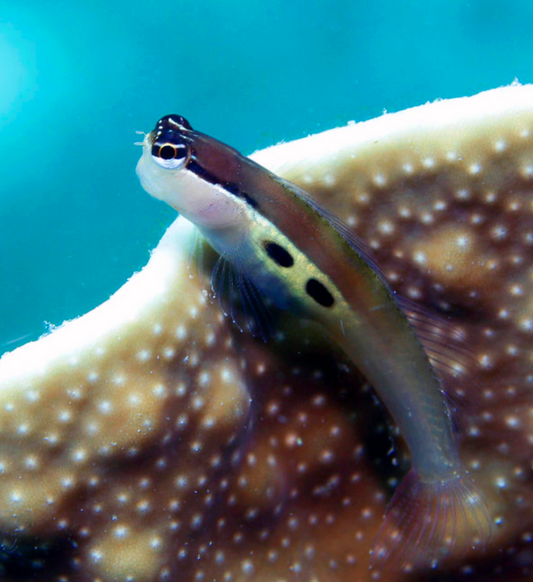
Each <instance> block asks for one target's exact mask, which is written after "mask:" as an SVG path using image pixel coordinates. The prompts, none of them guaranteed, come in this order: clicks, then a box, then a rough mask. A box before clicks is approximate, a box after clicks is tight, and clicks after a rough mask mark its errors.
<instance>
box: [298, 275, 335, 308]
mask: <svg viewBox="0 0 533 582" xmlns="http://www.w3.org/2000/svg"><path fill="white" fill-rule="evenodd" d="M305 290H306V291H307V294H308V295H309V296H310V297H312V298H313V299H314V300H315V301H316V302H317V303H318V304H319V305H322V307H331V306H332V305H333V304H334V303H335V300H334V299H333V295H332V294H331V293H330V292H329V291H328V290H327V289H326V288H325V287H324V285H322V283H320V281H317V280H316V279H309V281H307V285H306V286H305Z"/></svg>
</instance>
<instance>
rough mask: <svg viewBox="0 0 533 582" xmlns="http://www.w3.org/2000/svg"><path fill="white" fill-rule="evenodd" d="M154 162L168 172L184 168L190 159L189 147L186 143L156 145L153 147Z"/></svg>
mask: <svg viewBox="0 0 533 582" xmlns="http://www.w3.org/2000/svg"><path fill="white" fill-rule="evenodd" d="M152 158H153V159H154V161H155V162H156V163H157V164H158V165H159V166H161V167H162V168H166V169H168V170H175V169H176V168H179V167H181V166H184V165H185V164H186V163H187V160H188V159H189V146H188V145H187V144H184V143H170V142H166V143H158V142H156V143H154V145H153V146H152Z"/></svg>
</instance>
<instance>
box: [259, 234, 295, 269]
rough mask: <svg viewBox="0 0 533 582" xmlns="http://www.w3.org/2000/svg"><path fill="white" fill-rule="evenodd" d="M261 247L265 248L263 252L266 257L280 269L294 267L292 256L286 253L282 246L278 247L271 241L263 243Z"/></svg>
mask: <svg viewBox="0 0 533 582" xmlns="http://www.w3.org/2000/svg"><path fill="white" fill-rule="evenodd" d="M263 246H264V247H265V251H266V252H267V255H268V256H269V257H270V258H271V259H272V260H274V261H276V263H277V264H278V265H279V266H280V267H285V268H288V267H292V266H293V265H294V259H293V258H292V255H291V254H290V253H289V252H288V251H286V250H285V249H284V248H283V247H282V246H280V245H278V244H277V243H275V242H272V241H271V240H266V241H264V242H263Z"/></svg>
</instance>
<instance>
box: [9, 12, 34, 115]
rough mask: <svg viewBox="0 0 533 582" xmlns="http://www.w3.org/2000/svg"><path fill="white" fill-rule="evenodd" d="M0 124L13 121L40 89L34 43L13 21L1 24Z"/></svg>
mask: <svg viewBox="0 0 533 582" xmlns="http://www.w3.org/2000/svg"><path fill="white" fill-rule="evenodd" d="M0 63H2V66H1V67H0V87H1V88H2V90H1V91H0V126H2V125H5V124H6V123H8V122H10V121H12V120H13V119H14V118H15V117H16V115H17V113H18V111H19V108H20V105H21V103H23V102H24V101H27V100H28V99H31V98H32V97H33V95H34V93H35V90H36V88H37V79H36V77H37V75H36V63H35V47H34V43H33V42H31V41H29V40H26V39H25V38H24V36H23V34H22V32H21V31H20V30H18V29H17V28H15V26H13V24H11V23H9V22H3V23H0Z"/></svg>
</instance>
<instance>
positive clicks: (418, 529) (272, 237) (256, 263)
mask: <svg viewBox="0 0 533 582" xmlns="http://www.w3.org/2000/svg"><path fill="white" fill-rule="evenodd" d="M137 173H138V176H139V178H140V180H141V183H142V185H143V187H144V188H145V189H146V190H147V191H148V192H149V193H150V194H151V195H152V196H154V197H156V198H159V199H161V200H164V201H165V202H167V203H168V204H170V205H171V206H172V207H173V208H175V209H176V210H177V211H178V212H179V213H180V214H182V215H183V216H184V217H185V218H187V219H188V220H190V221H191V222H192V223H194V224H195V225H196V226H197V227H198V229H199V231H200V232H201V233H202V234H203V236H204V237H205V238H206V240H207V241H208V242H209V244H210V245H211V246H212V247H213V248H214V249H215V250H216V251H217V252H218V253H219V254H220V255H221V256H222V257H224V259H225V260H227V261H228V262H229V263H230V264H231V265H232V267H233V268H234V269H235V270H236V271H237V272H238V273H240V274H242V275H243V276H244V277H246V278H247V279H248V280H250V281H251V282H252V283H253V286H254V287H255V288H256V289H257V290H258V291H259V293H260V294H262V295H264V296H265V297H268V299H269V300H271V301H272V302H273V303H274V304H276V305H277V306H278V307H280V308H282V309H286V310H289V311H291V312H292V313H294V314H296V315H297V316H299V317H302V318H306V319H310V320H313V321H315V322H317V323H319V324H320V325H321V326H322V327H323V328H324V329H325V330H326V331H327V333H328V334H329V335H330V337H332V338H333V339H334V340H335V341H336V342H337V343H338V344H339V345H340V346H341V347H342V349H343V350H344V351H345V352H346V353H347V354H348V356H349V357H350V358H351V359H352V361H353V362H354V364H355V365H356V366H357V367H358V368H359V369H360V370H361V372H362V373H363V374H364V376H365V377H366V379H367V380H368V381H369V382H370V383H371V385H372V386H373V388H374V389H375V390H376V391H377V393H378V395H379V397H380V398H381V400H382V401H383V403H384V404H385V406H386V407H387V409H388V410H389V412H390V413H391V414H392V416H393V418H394V419H395V421H396V423H397V424H398V426H399V428H400V431H401V433H402V435H403V437H404V438H405V440H406V442H407V445H408V447H409V450H410V453H411V459H412V470H411V473H410V474H409V475H408V477H407V478H406V479H404V482H403V483H402V485H401V486H400V487H399V488H398V490H397V492H396V494H395V496H394V498H393V500H392V502H391V505H390V508H389V510H388V512H387V515H386V517H385V520H384V524H383V526H382V528H381V531H380V533H379V534H378V537H377V540H376V542H375V546H374V549H373V560H374V561H375V560H376V559H378V558H384V559H388V558H390V557H391V556H394V557H396V558H398V560H399V562H400V565H401V566H402V567H408V566H409V567H412V566H413V564H416V563H418V562H420V561H421V560H422V556H423V559H424V560H425V559H428V560H429V561H432V562H434V561H435V560H436V559H437V558H438V557H439V556H440V555H442V553H443V547H444V546H445V545H446V543H447V544H448V545H450V542H449V541H448V542H445V541H444V538H450V535H451V537H452V538H453V536H454V535H455V530H456V529H457V528H462V529H461V534H462V535H463V534H464V533H465V532H466V535H469V534H472V537H476V538H477V539H478V540H482V539H483V538H485V539H486V538H487V536H488V535H489V533H490V525H489V523H488V519H487V517H486V515H485V511H484V508H483V506H482V503H481V502H480V498H479V496H478V495H477V493H476V492H475V490H473V488H472V486H471V484H470V483H469V480H468V478H467V477H466V475H465V472H464V471H463V469H462V466H461V463H460V460H459V456H458V453H457V447H456V444H455V442H454V435H453V429H452V423H451V419H450V415H449V411H448V407H447V404H446V401H445V398H444V396H443V394H442V390H441V386H440V381H439V378H438V376H437V375H436V373H435V371H434V369H433V367H432V365H431V363H430V360H429V358H428V355H427V353H426V351H425V349H424V347H423V345H422V343H421V342H420V340H419V338H418V336H417V334H416V332H415V329H414V328H413V326H412V324H411V323H410V321H409V319H408V317H407V315H406V314H405V312H404V310H403V309H402V307H401V305H400V303H399V301H398V299H397V298H396V296H395V294H394V292H393V291H392V290H391V288H390V286H389V285H388V283H387V281H386V280H385V278H384V277H383V275H382V274H381V273H380V272H379V270H378V269H377V268H376V266H375V265H374V264H373V263H372V260H371V259H370V257H369V256H368V254H367V252H366V251H365V249H364V246H363V245H362V244H361V243H360V242H359V241H357V240H356V239H355V238H354V237H353V235H351V234H350V232H349V230H348V228H347V227H346V226H345V225H343V224H342V223H341V221H339V220H338V219H337V218H336V217H333V216H331V215H329V214H328V213H327V212H326V211H324V210H322V209H321V208H319V207H317V205H316V204H315V203H314V202H313V201H312V200H311V199H310V197H309V195H308V194H307V193H306V192H305V191H303V190H302V189H300V188H299V187H297V186H296V185H294V184H292V183H290V182H287V181H285V180H283V179H281V178H279V177H278V176H276V175H274V174H272V173H271V172H269V171H268V170H266V169H265V168H263V167H261V166H260V165H258V164H256V163H255V162H253V161H252V160H250V159H248V158H246V157H244V156H242V155H241V154H240V153H239V152H238V151H236V150H235V149H233V148H231V147H229V146H227V145H225V144H223V143H221V142H219V141H217V140H215V139H213V138H211V137H209V136H207V135H205V134H203V133H200V132H198V131H195V130H193V129H192V127H191V126H190V124H189V123H188V122H187V121H186V120H185V119H184V118H182V117H180V116H177V115H169V116H166V117H164V118H162V119H161V120H160V121H159V122H158V123H157V125H156V128H155V129H154V130H153V131H152V132H150V133H149V134H148V135H147V136H146V138H145V140H144V143H143V155H142V157H141V159H140V160H139V163H138V166H137ZM451 528H453V530H454V531H453V532H452V529H451ZM398 531H400V533H401V534H402V535H401V536H400V538H399V537H398ZM440 538H442V539H440ZM402 539H403V540H404V541H403V542H402V541H401V540H402ZM408 542H409V543H408ZM413 542H414V543H413ZM452 542H453V540H452Z"/></svg>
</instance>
